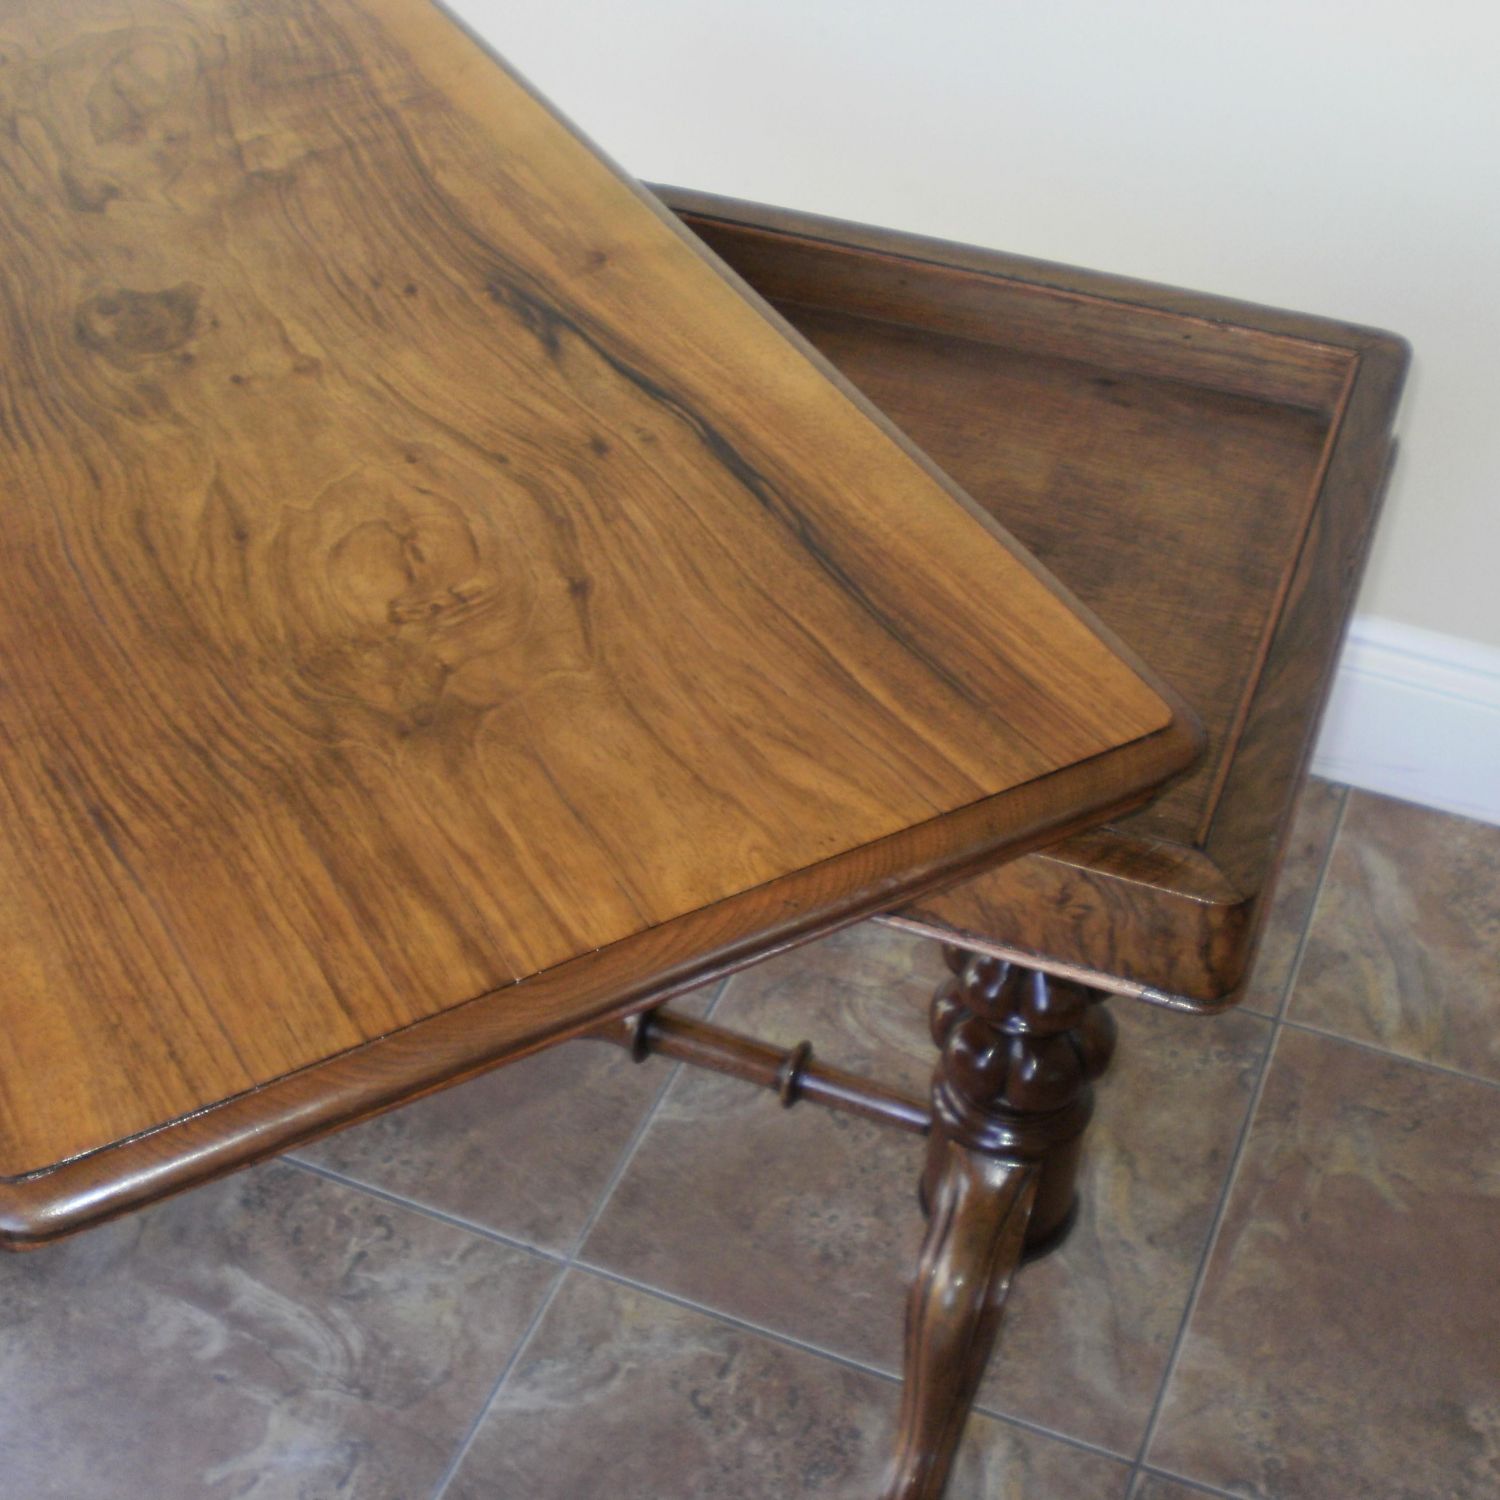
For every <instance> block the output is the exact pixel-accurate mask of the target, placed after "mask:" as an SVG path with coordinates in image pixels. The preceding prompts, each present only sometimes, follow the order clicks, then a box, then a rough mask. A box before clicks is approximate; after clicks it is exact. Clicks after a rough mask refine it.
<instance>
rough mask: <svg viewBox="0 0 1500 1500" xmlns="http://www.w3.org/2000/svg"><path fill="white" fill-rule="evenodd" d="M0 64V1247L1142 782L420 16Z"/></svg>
mask: <svg viewBox="0 0 1500 1500" xmlns="http://www.w3.org/2000/svg"><path fill="white" fill-rule="evenodd" d="M0 58H3V62H0V123H3V129H0V1179H3V1180H0V1237H3V1238H5V1239H8V1240H10V1241H11V1242H26V1241H32V1240H38V1239H44V1238H47V1237H49V1236H51V1235H53V1234H57V1233H61V1232H63V1231H65V1230H67V1229H70V1228H74V1227H77V1226H78V1225H80V1224H83V1223H87V1222H92V1221H94V1220H96V1219H98V1218H102V1217H105V1216H107V1215H108V1214H111V1213H115V1212H118V1211H120V1210H121V1209H123V1208H126V1207H129V1206H131V1205H132V1204H135V1203H139V1202H144V1201H148V1200H149V1199H151V1198H153V1197H156V1196H159V1195H160V1194H162V1193H164V1192H167V1191H171V1190H173V1189H175V1188H177V1187H180V1186H184V1185H186V1184H188V1183H190V1182H194V1181H198V1180H202V1179H203V1178H205V1177H207V1176H209V1175H212V1174H213V1173H215V1172H219V1171H223V1170H226V1169H227V1168H229V1167H231V1166H234V1165H238V1164H241V1163H243V1162H246V1161H249V1160H253V1159H255V1158H256V1157H259V1156H263V1155H266V1154H268V1153H269V1152H272V1151H275V1150H279V1149H282V1148H284V1147H285V1146H287V1145H289V1144H291V1143H293V1142H294V1141H296V1140H299V1139H303V1138H306V1137H307V1136H309V1135H311V1134H314V1133H316V1132H318V1131H321V1130H326V1129H329V1128H331V1127H332V1126H334V1125H336V1124H339V1123H342V1122H345V1121H347V1120H350V1119H353V1118H357V1117H360V1116H362V1115H364V1114H368V1113H370V1112H372V1111H374V1110H377V1109H380V1108H385V1107H388V1106H389V1105H391V1104H393V1103H397V1102H400V1101H401V1100H402V1099H404V1098H408V1097H411V1096H413V1095H414V1094H416V1093H419V1092H422V1091H424V1090H427V1089H431V1088H434V1087H437V1086H439V1085H441V1084H443V1083H445V1082H448V1081H451V1080H453V1079H454V1078H457V1077H460V1076H463V1075H464V1074H465V1073H468V1072H472V1071H474V1070H476V1069H478V1068H481V1067H483V1066H486V1065H488V1064H490V1063H492V1062H494V1061H496V1060H497V1059H499V1058H502V1057H505V1056H509V1055H513V1054H515V1053H518V1052H520V1051H523V1050H526V1049H528V1048H533V1047H536V1046H539V1045H542V1044H544V1043H546V1042H548V1041H551V1040H556V1039H558V1038H560V1037H562V1036H564V1035H567V1034H569V1033H571V1032H574V1031H577V1030H579V1029H581V1028H583V1027H585V1026H587V1025H588V1024H589V1023H590V1022H592V1021H597V1020H598V1019H599V1018H600V1017H602V1016H604V1015H607V1014H609V1013H611V1012H615V1011H620V1010H623V1009H626V1008H630V1007H632V1006H638V1005H642V1004H644V1003H646V1001H647V1000H648V999H654V998H658V997H660V996H661V995H662V994H664V993H667V992H670V991H671V990H672V989H674V988H681V987H683V986H684V985H687V984H690V983H692V982H695V981H696V980H699V979H701V978H703V977H705V976H706V975H708V974H710V973H713V972H717V971H719V970H722V969H724V968H727V967H730V966H732V965H734V964H737V963H742V962H745V961H747V960H749V959H750V958H753V957H755V956H757V955H758V954H760V953H763V952H766V951H769V950H770V949H772V948H774V947H777V946H780V945H783V944H785V943H786V942H789V941H792V940H794V939H796V938H798V937H801V936H805V935H808V934H810V933H812V932H815V931H819V930H822V929H825V928H827V927H829V926H831V925H833V924H835V923H838V922H841V921H847V920H851V919H852V918H853V917H855V916H858V915H860V914H862V913H865V912H868V911H872V910H876V909H880V908H881V907H887V906H890V905H891V904H893V902H894V901H895V900H897V899H898V898H900V897H902V896H905V895H908V894H911V893H914V892H917V891H920V890H922V889H925V888H928V887H930V886H932V885H933V884H934V883H936V882H938V881H940V880H942V879H944V878H945V877H951V876H952V875H954V874H956V873H959V872H962V871H965V870H970V869H974V868H978V867H980V866H982V865H983V864H984V863H985V862H987V861H994V860H997V859H1000V858H1003V857H1005V856H1007V855H1009V854H1014V853H1018V852H1020V851H1021V850H1023V849H1026V848H1032V847H1035V846H1036V845H1037V844H1038V843H1040V842H1042V841H1044V840H1045V839H1047V838H1048V837H1055V836H1056V835H1057V834H1058V832H1059V831H1064V830H1067V829H1071V828H1075V827H1079V826H1083V825H1085V824H1087V823H1089V822H1091V821H1093V820H1095V819H1098V818H1102V817H1104V816H1106V815H1108V814H1110V813H1111V812H1114V811H1117V810H1119V809H1120V808H1122V807H1125V806H1128V805H1132V804H1134V803H1137V802H1139V801H1140V800H1141V799H1142V798H1143V797H1145V796H1146V795H1147V794H1148V793H1149V791H1150V790H1151V789H1152V788H1153V787H1154V786H1155V785H1157V784H1159V783H1160V782H1161V781H1162V780H1163V779H1164V778H1165V777H1167V776H1168V775H1169V774H1171V773H1172V772H1173V771H1175V770H1177V769H1179V768H1180V767H1181V766H1182V765H1184V764H1185V763H1186V762H1187V760H1188V759H1189V758H1190V757H1191V755H1192V753H1193V749H1194V744H1195V740H1194V734H1193V731H1192V730H1191V729H1190V728H1189V727H1188V726H1187V724H1186V723H1185V720H1184V716H1183V715H1182V713H1181V711H1180V710H1179V709H1178V708H1177V707H1176V706H1175V702H1174V700H1170V699H1169V698H1167V697H1164V695H1163V693H1162V692H1161V691H1160V690H1158V689H1157V688H1156V687H1154V686H1153V685H1152V684H1151V683H1150V682H1149V681H1147V680H1146V679H1145V678H1143V676H1142V674H1141V672H1140V670H1139V669H1138V668H1137V667H1136V666H1134V665H1133V664H1131V663H1129V662H1128V661H1126V660H1123V659H1122V657H1121V655H1120V654H1119V651H1118V649H1117V648H1115V647H1113V646H1112V645H1111V644H1109V643H1108V642H1107V641H1106V640H1104V639H1101V636H1100V634H1099V633H1098V631H1097V628H1096V627H1095V626H1094V625H1092V624H1091V623H1090V622H1089V621H1088V620H1087V619H1086V618H1085V617H1084V616H1083V615H1082V614H1081V613H1080V612H1079V610H1078V608H1077V607H1076V606H1075V605H1074V604H1072V603H1071V602H1070V601H1069V600H1068V599H1067V598H1066V597H1065V596H1064V595H1063V594H1062V592H1061V591H1060V590H1059V589H1058V588H1057V586H1056V585H1054V584H1053V583H1052V582H1051V581H1050V580H1048V579H1047V578H1046V577H1045V576H1044V575H1042V574H1041V573H1040V572H1039V570H1038V569H1037V568H1036V567H1035V566H1034V565H1033V564H1031V563H1030V561H1029V560H1028V559H1026V558H1025V557H1024V556H1022V555H1020V554H1019V553H1018V550H1017V549H1016V548H1015V547H1014V546H1013V544H1010V543H1009V542H1008V541H1007V540H1006V538H1005V537H1004V536H1003V534H1002V533H1001V532H1000V531H999V530H998V528H997V527H996V526H995V524H994V523H992V522H991V521H989V520H988V519H987V517H985V516H984V515H983V514H982V513H980V512H979V511H978V510H977V509H976V508H975V507H973V506H972V505H971V504H970V503H969V502H967V501H966V500H965V498H964V497H963V496H962V495H960V494H959V493H958V492H957V491H956V490H955V489H954V488H953V487H952V485H951V484H950V483H949V482H948V481H947V480H946V479H945V478H944V477H943V476H942V475H941V474H940V473H938V472H937V471H936V470H935V469H933V468H932V466H931V465H930V464H929V463H928V462H927V461H926V460H924V459H923V458H922V457H921V456H920V455H919V454H917V453H916V452H915V451H914V450H913V449H912V448H911V447H910V446H909V444H907V443H906V442H905V440H904V439H902V438H901V437H900V435H899V434H898V433H896V432H895V431H894V429H892V428H891V427H890V426H889V424H887V423H885V422H884V421H883V419H881V418H880V417H879V416H878V415H877V414H876V413H874V411H873V410H872V409H871V408H869V407H868V405H867V404H865V403H864V402H863V401H862V399H861V398H859V397H858V396H856V395H855V394H854V393H853V392H852V390H851V389H850V388H849V387H848V386H847V385H845V384H843V383H842V382H841V380H840V379H839V378H838V377H835V376H834V375H833V374H832V372H831V369H830V367H828V366H827V365H826V364H825V363H823V362H822V360H821V359H820V358H819V357H817V356H815V355H813V354H811V352H810V351H809V350H808V348H807V347H806V346H805V345H803V344H802V343H801V342H800V340H798V339H797V338H796V336H794V335H792V334H791V333H790V332H789V330H788V329H787V327H786V325H784V324H783V323H781V322H780V320H779V319H778V318H777V316H776V315H775V314H773V313H772V312H770V310H769V309H768V308H766V307H765V306H764V305H763V304H761V303H759V302H758V300H757V299H755V298H754V297H753V296H751V295H750V294H749V293H748V292H747V291H746V290H745V289H744V287H743V286H742V285H741V284H740V283H738V282H737V281H736V279H735V278H734V277H733V276H732V275H731V274H730V273H729V272H727V271H726V270H725V269H724V268H723V267H722V266H721V265H719V264H718V263H717V262H716V261H715V260H714V259H713V257H712V256H711V255H710V254H709V253H708V252H707V251H706V250H704V249H703V248H702V247H700V246H699V245H697V244H696V243H694V242H693V241H692V240H691V239H690V237H688V236H687V235H686V234H685V233H684V232H683V231H682V230H681V229H680V228H679V227H677V226H676V225H675V224H674V223H673V222H672V221H671V220H670V219H669V217H668V216H667V215H666V214H665V213H664V212H663V211H662V210H661V209H660V208H659V207H658V206H657V205H656V204H655V202H654V201H653V200H652V199H650V198H649V197H648V196H647V195H646V194H644V193H643V192H642V191H641V190H640V189H639V188H638V187H637V186H635V185H634V184H633V183H631V182H630V181H629V180H628V179H627V178H625V177H624V176H623V175H622V174H621V173H620V172H619V171H618V170H617V169H615V168H614V167H612V166H611V165H610V164H609V163H608V162H606V161H605V160H603V159H602V158H601V157H600V156H599V155H598V154H597V153H596V152H595V151H594V150H593V149H592V148H591V147H589V146H588V145H587V144H586V143H585V142H583V141H581V140H580V138H579V137H578V136H577V135H576V133H574V132H573V131H572V130H571V129H570V128H569V127H568V126H567V125H566V124H565V123H563V122H562V121H560V120H559V119H558V117H557V116H556V115H555V114H553V113H552V112H551V111H550V110H549V109H548V108H547V107H546V106H545V105H544V104H542V103H541V102H540V101H538V99H537V98H536V97H535V96H534V95H533V94H532V93H530V92H529V91H528V90H527V89H526V87H524V86H523V85H522V84H521V83H519V82H518V81H517V80H516V79H515V78H514V77H513V76H512V75H511V74H509V73H508V72H507V71H506V70H505V69H504V68H503V67H502V66H501V65H500V64H499V63H498V62H497V61H496V59H494V58H493V56H491V55H490V54H489V53H488V52H487V51H486V50H484V49H483V48H482V47H481V46H480V45H479V44H478V43H476V42H475V41H474V40H473V39H472V38H471V37H469V36H468V35H467V34H466V33H465V32H463V31H462V30H461V29H460V28H459V27H458V26H457V25H456V24H455V23H454V22H453V21H452V20H451V19H449V18H448V17H446V16H445V15H444V14H443V13H442V12H440V11H438V10H436V9H434V8H432V7H431V6H430V5H429V4H428V3H426V0H360V3H357V4H356V3H352V0H317V3H313V0H257V3H256V4H254V5H245V4H243V3H240V0H199V3H195V4H193V5H182V4H177V3H172V0H131V3H125V0H13V3H11V4H8V5H7V6H6V7H5V8H4V10H3V12H0Z"/></svg>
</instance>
